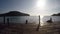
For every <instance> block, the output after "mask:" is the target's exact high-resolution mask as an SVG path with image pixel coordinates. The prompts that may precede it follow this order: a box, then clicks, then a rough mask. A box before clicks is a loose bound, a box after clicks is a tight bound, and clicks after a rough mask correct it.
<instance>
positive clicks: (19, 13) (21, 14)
mask: <svg viewBox="0 0 60 34" xmlns="http://www.w3.org/2000/svg"><path fill="white" fill-rule="evenodd" d="M0 16H30V15H29V14H26V13H21V12H19V11H10V12H8V13H4V14H0Z"/></svg>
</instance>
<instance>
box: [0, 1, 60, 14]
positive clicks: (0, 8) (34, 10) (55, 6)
mask: <svg viewBox="0 0 60 34" xmlns="http://www.w3.org/2000/svg"><path fill="white" fill-rule="evenodd" d="M12 10H14V11H15V10H16V11H20V12H24V13H28V14H30V15H51V14H54V13H59V12H60V0H0V13H5V12H9V11H12Z"/></svg>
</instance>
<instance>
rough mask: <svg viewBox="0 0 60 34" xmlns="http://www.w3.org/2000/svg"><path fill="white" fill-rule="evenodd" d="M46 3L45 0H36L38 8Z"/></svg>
mask: <svg viewBox="0 0 60 34" xmlns="http://www.w3.org/2000/svg"><path fill="white" fill-rule="evenodd" d="M45 5H46V0H37V3H36V6H37V7H39V8H44V6H45Z"/></svg>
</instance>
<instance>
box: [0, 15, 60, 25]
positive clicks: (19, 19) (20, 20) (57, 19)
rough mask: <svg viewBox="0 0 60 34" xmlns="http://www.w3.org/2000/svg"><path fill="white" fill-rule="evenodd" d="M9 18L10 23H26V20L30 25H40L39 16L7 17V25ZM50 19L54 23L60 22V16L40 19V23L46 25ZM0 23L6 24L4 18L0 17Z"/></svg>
mask: <svg viewBox="0 0 60 34" xmlns="http://www.w3.org/2000/svg"><path fill="white" fill-rule="evenodd" d="M7 18H9V22H10V23H26V20H27V21H28V23H36V24H38V23H39V16H5V23H7ZM50 18H52V21H53V22H54V23H55V22H60V16H44V17H43V18H40V22H41V23H45V22H46V21H48V20H50ZM0 23H4V17H0Z"/></svg>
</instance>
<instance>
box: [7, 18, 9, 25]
mask: <svg viewBox="0 0 60 34" xmlns="http://www.w3.org/2000/svg"><path fill="white" fill-rule="evenodd" d="M7 24H8V26H9V18H7Z"/></svg>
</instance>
